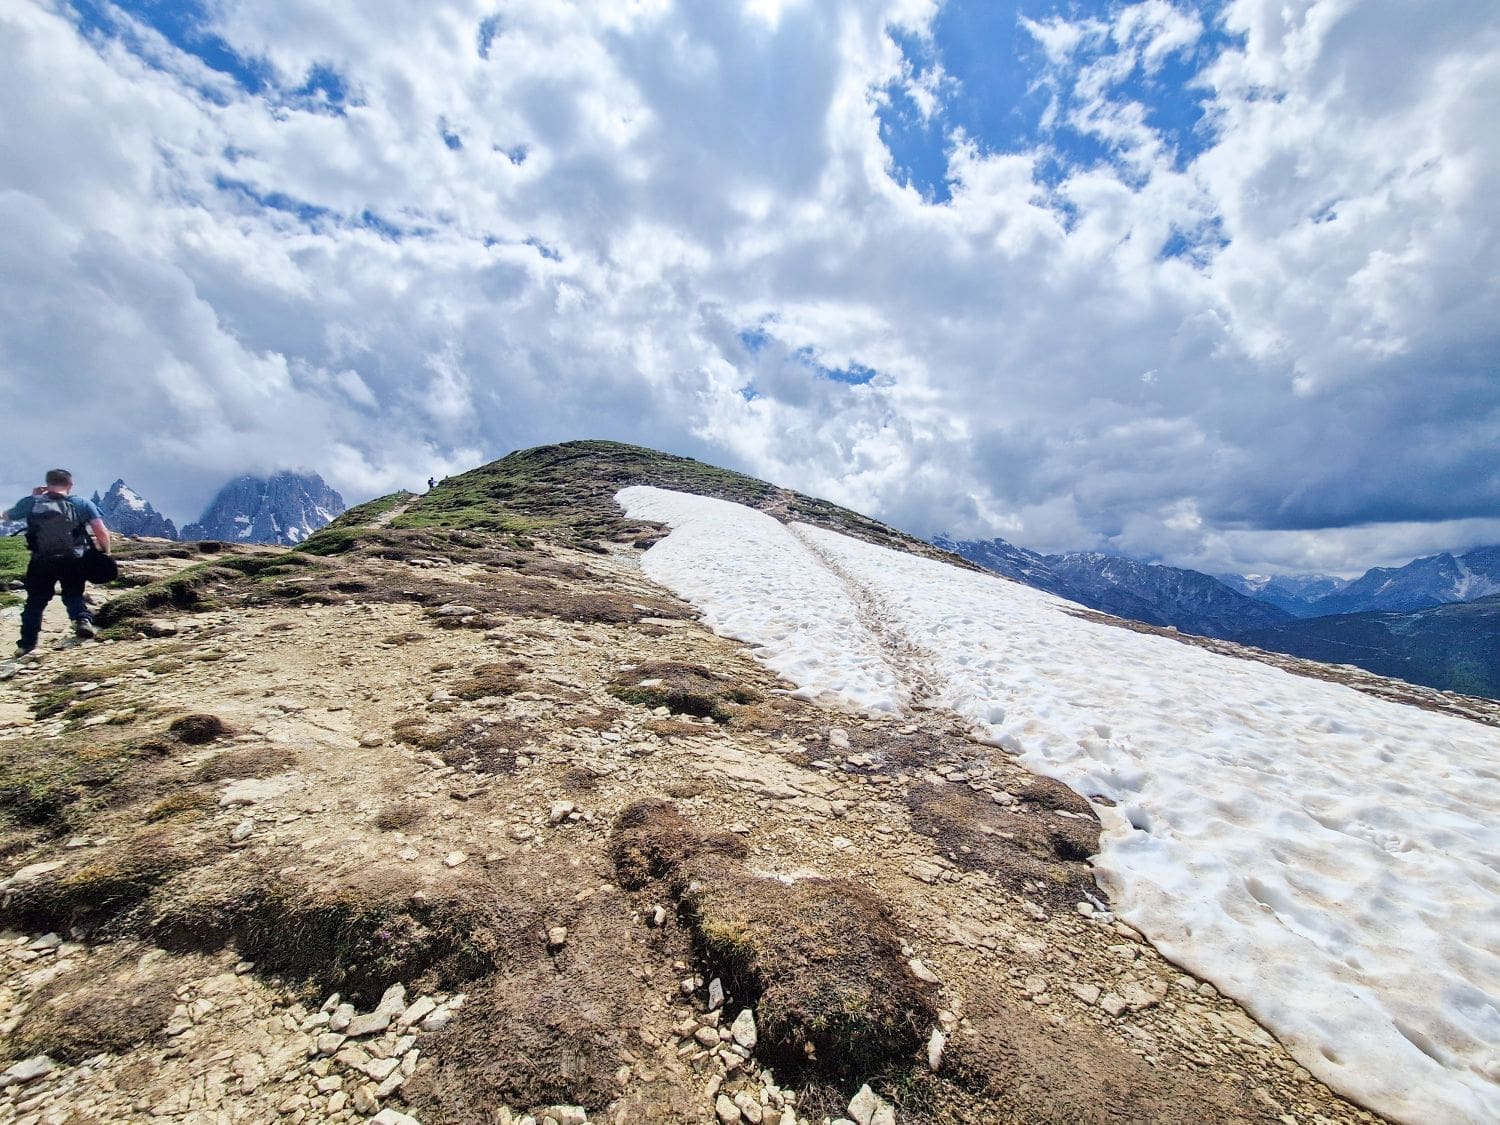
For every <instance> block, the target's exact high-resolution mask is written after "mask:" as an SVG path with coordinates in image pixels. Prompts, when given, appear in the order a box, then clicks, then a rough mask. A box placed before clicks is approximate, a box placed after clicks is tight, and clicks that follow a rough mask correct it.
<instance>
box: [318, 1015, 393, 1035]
mask: <svg viewBox="0 0 1500 1125" xmlns="http://www.w3.org/2000/svg"><path fill="white" fill-rule="evenodd" d="M392 1018H393V1017H392V1016H391V1013H390V1012H383V1011H380V1010H379V1009H378V1008H377V1009H376V1010H375V1011H373V1012H368V1013H366V1014H365V1015H362V1016H355V1017H354V1018H353V1019H352V1020H350V1021H349V1027H348V1034H349V1038H350V1039H363V1038H364V1037H365V1036H366V1035H374V1034H375V1033H376V1032H377V1031H384V1030H385V1029H386V1028H388V1027H390V1026H391V1020H392ZM329 1026H330V1027H332V1026H333V1022H332V1021H331V1020H330V1021H329Z"/></svg>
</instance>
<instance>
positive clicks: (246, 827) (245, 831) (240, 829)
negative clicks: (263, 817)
mask: <svg viewBox="0 0 1500 1125" xmlns="http://www.w3.org/2000/svg"><path fill="white" fill-rule="evenodd" d="M254 831H255V821H253V820H249V819H245V820H242V821H240V822H239V823H238V824H236V825H235V826H234V827H233V828H232V829H231V830H230V832H229V839H230V840H232V841H233V842H234V843H236V844H238V843H239V842H240V841H242V840H248V839H249V838H250V833H252V832H254Z"/></svg>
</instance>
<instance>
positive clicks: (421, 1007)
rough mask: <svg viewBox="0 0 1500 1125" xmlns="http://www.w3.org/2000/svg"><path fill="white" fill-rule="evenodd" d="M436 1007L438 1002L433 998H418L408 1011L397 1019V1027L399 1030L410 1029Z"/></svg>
mask: <svg viewBox="0 0 1500 1125" xmlns="http://www.w3.org/2000/svg"><path fill="white" fill-rule="evenodd" d="M436 1007H437V1001H436V1000H434V999H433V998H432V997H431V996H421V997H418V998H417V999H416V1000H415V1001H414V1002H413V1003H412V1005H411V1006H410V1007H409V1008H407V1009H406V1011H404V1012H402V1013H401V1015H399V1016H398V1017H397V1018H396V1026H397V1027H398V1028H408V1027H410V1026H411V1025H412V1024H414V1023H420V1022H422V1020H424V1019H426V1018H427V1016H428V1013H430V1012H432V1011H433V1010H434V1009H435V1008H436Z"/></svg>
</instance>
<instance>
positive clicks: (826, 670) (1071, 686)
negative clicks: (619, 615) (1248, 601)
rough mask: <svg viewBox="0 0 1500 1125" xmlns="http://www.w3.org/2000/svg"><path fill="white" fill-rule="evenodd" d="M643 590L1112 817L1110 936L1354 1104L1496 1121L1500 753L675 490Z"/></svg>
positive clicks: (1350, 698) (661, 495) (1488, 743)
mask: <svg viewBox="0 0 1500 1125" xmlns="http://www.w3.org/2000/svg"><path fill="white" fill-rule="evenodd" d="M618 499H619V501H620V503H621V505H622V506H623V507H624V509H625V510H626V512H627V513H628V514H629V515H630V516H631V517H632V518H637V519H649V520H657V521H660V522H662V523H665V524H667V525H668V526H670V527H671V528H672V529H673V532H672V534H671V535H670V536H668V537H667V538H666V539H664V540H662V541H661V542H659V543H658V544H656V545H655V546H653V547H652V548H651V550H649V551H648V552H646V555H645V557H644V562H643V565H644V567H645V570H646V573H647V574H648V575H649V576H651V577H652V578H653V579H655V580H656V581H658V582H661V583H662V584H663V585H665V586H667V587H668V588H670V589H672V590H673V591H675V592H676V593H678V594H679V595H680V596H682V597H684V598H686V599H688V600H689V601H691V602H692V603H693V604H694V605H696V606H698V607H699V608H700V609H701V610H702V611H703V613H704V615H705V618H706V620H707V621H708V623H709V624H710V625H711V626H712V627H713V628H714V629H715V630H716V631H718V632H720V633H722V634H724V635H726V636H731V637H734V638H736V639H739V640H743V641H745V642H747V643H749V644H751V645H753V646H755V649H756V655H757V657H758V658H759V659H760V660H762V661H763V662H764V663H765V664H766V665H767V666H768V667H770V668H772V669H773V670H775V671H776V672H778V673H780V674H781V675H783V676H785V677H787V678H788V679H790V680H792V681H793V682H795V683H796V684H798V685H799V688H800V692H799V694H804V695H807V696H808V697H810V698H837V699H841V700H843V701H845V702H846V704H848V705H852V706H857V707H860V708H865V709H869V710H872V711H877V712H882V711H883V712H899V711H900V710H902V709H903V708H904V707H906V706H907V705H908V704H909V703H911V702H912V701H913V700H914V699H915V700H919V701H921V702H923V703H924V704H925V705H927V706H937V707H942V708H946V709H948V710H950V711H952V712H954V713H957V714H958V715H961V716H963V717H964V718H966V719H968V720H970V721H971V722H972V723H973V725H974V727H975V728H976V731H977V733H979V734H980V735H981V736H982V737H983V738H984V739H985V740H986V741H988V742H991V743H993V744H995V745H997V746H1001V747H1003V748H1005V749H1006V750H1008V751H1009V752H1011V753H1013V754H1015V755H1017V756H1018V758H1019V760H1020V761H1021V762H1023V763H1024V764H1025V765H1026V766H1027V767H1029V768H1030V769H1033V770H1035V771H1036V772H1038V773H1042V774H1047V775H1049V776H1051V777H1055V778H1058V779H1059V780H1061V781H1064V782H1066V783H1067V784H1068V785H1070V786H1072V787H1073V788H1074V789H1075V790H1077V791H1078V792H1079V793H1081V794H1083V795H1084V796H1087V797H1096V796H1103V797H1107V798H1109V799H1110V800H1112V801H1114V802H1115V805H1114V807H1109V806H1106V805H1104V804H1100V803H1097V802H1096V803H1095V809H1096V811H1097V812H1098V813H1099V816H1100V818H1101V820H1102V821H1103V823H1104V826H1105V831H1104V835H1103V839H1102V850H1101V852H1100V855H1099V856H1098V858H1097V860H1096V861H1095V870H1096V874H1097V876H1098V879H1099V882H1100V884H1101V885H1102V886H1103V887H1104V888H1105V890H1106V891H1108V893H1109V895H1110V898H1111V899H1112V903H1113V909H1114V911H1115V913H1116V914H1117V915H1118V916H1119V917H1121V918H1123V919H1124V920H1125V921H1127V922H1129V923H1130V924H1131V925H1133V926H1135V927H1136V928H1137V929H1139V930H1140V931H1141V932H1142V933H1144V934H1145V935H1146V936H1147V937H1148V938H1150V940H1151V941H1152V943H1153V944H1154V945H1156V947H1157V948H1158V949H1160V950H1161V951H1162V952H1163V953H1164V954H1165V955H1166V956H1167V957H1169V958H1170V959H1171V960H1173V961H1174V962H1176V963H1177V964H1179V965H1181V966H1183V967H1184V968H1186V969H1187V970H1188V971H1190V972H1192V973H1194V974H1195V975H1197V976H1200V977H1202V978H1204V979H1206V980H1209V981H1212V982H1213V983H1214V985H1215V986H1216V987H1218V988H1219V989H1220V991H1222V992H1224V993H1226V994H1228V995H1230V996H1232V997H1234V998H1235V999H1236V1000H1238V1001H1239V1002H1240V1003H1241V1004H1243V1005H1244V1006H1245V1008H1246V1009H1248V1010H1249V1011H1250V1012H1251V1013H1252V1014H1253V1015H1254V1016H1255V1017H1256V1018H1257V1019H1259V1020H1260V1021H1261V1022H1262V1023H1263V1024H1264V1025H1265V1026H1266V1027H1267V1028H1268V1029H1269V1030H1270V1031H1272V1032H1273V1033H1274V1034H1275V1035H1276V1036H1277V1037H1278V1038H1279V1039H1280V1040H1281V1041H1282V1042H1283V1043H1285V1044H1286V1046H1287V1047H1288V1049H1289V1050H1290V1051H1291V1052H1292V1054H1293V1055H1294V1056H1295V1057H1296V1058H1297V1060H1298V1061H1299V1062H1301V1063H1302V1064H1303V1065H1304V1066H1305V1067H1307V1069H1308V1070H1310V1071H1312V1072H1313V1073H1314V1074H1316V1075H1317V1076H1318V1077H1319V1078H1321V1079H1322V1080H1323V1081H1324V1082H1326V1083H1327V1084H1328V1085H1329V1086H1331V1087H1332V1088H1333V1089H1335V1090H1338V1091H1340V1092H1341V1093H1344V1094H1345V1095H1347V1096H1349V1097H1351V1098H1353V1099H1355V1100H1357V1101H1359V1102H1360V1103H1362V1104H1364V1105H1366V1106H1368V1107H1369V1108H1371V1109H1374V1110H1376V1111H1378V1112H1380V1113H1383V1114H1386V1115H1387V1116H1389V1117H1392V1118H1395V1119H1397V1120H1400V1121H1406V1122H1423V1123H1427V1122H1434V1121H1443V1122H1450V1123H1458V1122H1463V1123H1475V1125H1478V1123H1480V1122H1494V1121H1500V733H1497V732H1496V731H1495V730H1494V729H1492V728H1489V727H1486V726H1483V725H1480V724H1477V723H1471V722H1467V721H1465V720H1462V719H1458V718H1455V717H1452V716H1448V715H1440V714H1434V713H1430V712H1426V711H1422V710H1419V709H1417V708H1414V707H1408V706H1403V705H1401V704H1396V703H1389V702H1386V701H1383V700H1379V699H1376V698H1374V697H1371V696H1368V695H1364V694H1361V693H1359V692H1356V691H1354V690H1352V689H1350V688H1345V687H1342V686H1340V685H1337V684H1331V683H1326V682H1324V681H1320V680H1313V679H1307V678H1304V677H1300V676H1294V675H1292V674H1290V673H1286V672H1283V671H1281V670H1279V669H1276V668H1272V667H1270V666H1268V665H1264V664H1259V663H1256V662H1253V661H1248V660H1237V659H1234V658H1232V657H1224V656H1219V655H1217V654H1214V653H1210V652H1207V651H1205V650H1203V649H1199V648H1195V647H1193V646H1190V645H1184V644H1181V643H1179V642H1177V641H1173V640H1170V639H1168V638H1164V637H1157V636H1150V635H1145V634H1140V633H1135V632H1131V631H1129V630H1126V629H1121V628H1116V627H1114V626H1110V625H1104V624H1098V623H1095V622H1091V621H1086V620H1082V619H1080V618H1077V617H1074V616H1072V615H1071V614H1070V613H1068V612H1067V610H1068V608H1070V603H1067V602H1065V601H1062V600H1061V599H1059V598H1055V597H1052V596H1050V595H1048V594H1044V593H1042V592H1040V591H1037V590H1032V589H1030V588H1028V587H1025V586H1021V585H1017V584H1015V583H1012V582H1008V581H1005V580H1004V579H1001V578H998V577H995V576H991V575H986V574H977V573H974V572H971V571H967V570H962V569H960V568H957V567H952V566H948V565H947V564H944V563H940V562H935V561H932V560H928V559H922V558H917V557H915V556H912V555H907V554H903V553H901V552H897V551H892V550H889V549H886V548H883V547H877V546H873V545H871V544H868V543H865V542H862V541H860V540H855V539H850V538H847V537H845V536H842V535H838V534H835V533H833V532H829V531H825V530H822V529H818V528H812V527H806V526H800V525H792V526H790V527H788V526H785V525H782V524H780V523H778V522H777V521H775V520H774V519H772V518H771V517H769V516H766V515H764V514H762V513H760V512H756V511H753V510H751V509H749V508H745V507H742V506H740V505H737V504H730V503H726V502H724V501H720V500H712V499H707V498H705V497H700V496H693V495H688V494H683V493H675V492H668V491H664V490H661V489H655V488H640V487H637V488H627V489H624V490H623V491H621V492H620V494H619V497H618Z"/></svg>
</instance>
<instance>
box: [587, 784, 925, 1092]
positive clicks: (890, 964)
mask: <svg viewBox="0 0 1500 1125" xmlns="http://www.w3.org/2000/svg"><path fill="white" fill-rule="evenodd" d="M730 841H733V843H731V842H730ZM610 850H611V857H612V858H613V859H614V862H615V869H616V873H617V875H618V877H619V879H620V882H621V884H622V885H623V886H626V887H640V886H644V885H646V884H648V883H650V882H651V881H653V880H659V881H660V882H661V883H662V884H663V885H664V886H665V887H666V888H667V889H668V891H669V892H670V893H671V894H672V895H673V896H674V897H675V898H676V899H677V902H678V905H679V908H680V913H681V915H682V917H683V919H684V922H685V924H686V925H687V927H688V928H689V930H690V932H691V933H692V936H693V940H694V944H695V945H696V947H697V949H698V952H699V956H700V957H701V959H702V961H703V963H704V967H705V972H706V973H708V974H711V975H715V976H718V977H720V978H721V979H722V980H723V981H724V983H725V986H726V988H727V989H728V990H729V991H730V993H732V994H733V996H734V997H735V998H736V1002H737V1003H744V1004H750V1005H753V1006H754V1008H755V1013H756V1024H757V1027H758V1028H759V1031H760V1045H759V1046H758V1048H757V1054H758V1056H759V1057H760V1058H761V1059H763V1060H765V1061H766V1062H768V1063H770V1064H772V1065H773V1066H775V1067H776V1068H777V1070H778V1073H780V1072H785V1073H788V1074H792V1075H799V1074H811V1075H815V1076H822V1077H825V1078H832V1079H834V1080H836V1081H842V1080H846V1079H849V1078H852V1077H854V1076H856V1075H861V1074H877V1073H886V1072H891V1071H900V1070H902V1069H906V1068H909V1067H910V1066H911V1065H913V1063H914V1062H915V1060H916V1055H917V1052H918V1049H919V1047H920V1045H921V1043H922V1042H923V1041H924V1040H925V1038H926V1036H927V1034H928V1033H929V1032H930V1031H931V1029H932V1027H933V1024H934V1021H935V1020H936V1018H937V1004H936V993H937V989H936V988H935V987H934V986H933V985H931V984H927V983H924V982H923V981H921V980H919V979H918V978H917V977H916V976H915V975H914V974H913V973H912V971H911V969H910V967H909V966H908V964H907V961H906V958H905V957H904V956H903V955H902V951H901V937H900V934H899V933H898V932H897V929H896V926H895V923H894V922H893V920H892V919H891V916H890V914H889V912H888V911H887V910H886V908H885V906H884V904H883V903H881V902H880V900H879V899H877V898H876V897H875V896H874V895H873V894H871V893H870V892H869V891H867V890H865V889H864V888H862V887H858V886H856V885H854V884H852V883H849V882H846V881H843V880H838V879H798V880H795V881H793V882H790V883H784V882H781V881H779V880H776V879H768V878H764V877H762V876H758V875H754V874H752V873H750V872H749V871H747V870H746V868H745V866H744V863H743V856H744V854H745V846H744V844H743V843H742V842H740V841H738V840H737V839H735V838H734V837H724V836H721V835H717V834H713V833H705V832H702V831H700V830H698V829H696V828H694V827H693V826H692V825H691V824H689V823H688V822H687V821H686V820H684V819H683V818H682V816H681V815H680V814H679V813H677V811H676V810H675V809H674V808H673V807H672V806H671V805H670V804H669V803H668V802H666V801H660V800H655V801H642V802H637V803H636V804H634V805H631V806H629V807H628V808H626V809H625V810H624V811H623V812H621V814H620V815H619V817H618V818H617V819H616V821H615V824H614V828H613V831H612V833H611V841H610Z"/></svg>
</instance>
